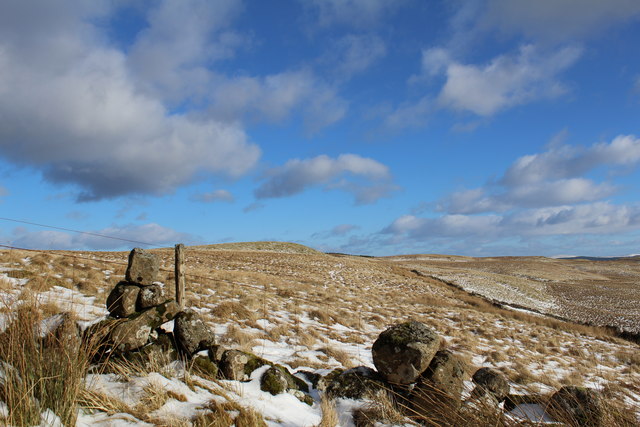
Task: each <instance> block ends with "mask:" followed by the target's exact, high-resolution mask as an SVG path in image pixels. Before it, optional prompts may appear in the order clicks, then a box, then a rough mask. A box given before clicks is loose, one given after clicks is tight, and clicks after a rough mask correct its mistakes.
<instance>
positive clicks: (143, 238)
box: [11, 223, 200, 250]
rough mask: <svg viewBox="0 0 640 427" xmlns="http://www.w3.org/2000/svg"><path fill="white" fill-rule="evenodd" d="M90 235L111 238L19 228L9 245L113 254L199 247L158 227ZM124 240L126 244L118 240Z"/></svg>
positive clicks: (114, 229) (133, 227)
mask: <svg viewBox="0 0 640 427" xmlns="http://www.w3.org/2000/svg"><path fill="white" fill-rule="evenodd" d="M91 233H94V234H100V235H104V236H110V237H113V239H110V238H105V237H100V236H95V235H91V234H78V233H67V232H63V231H53V230H43V231H29V230H27V229H25V228H22V227H19V228H16V229H14V230H13V236H12V237H11V240H12V244H13V245H14V246H17V247H21V248H27V249H68V250H72V249H88V250H114V249H120V248H130V247H132V246H140V245H142V244H143V243H148V244H150V245H153V246H157V245H160V246H172V245H174V244H176V243H186V244H196V243H200V240H199V238H198V237H196V236H193V235H190V234H187V233H181V232H178V231H175V230H172V229H170V228H167V227H163V226H161V225H159V224H155V223H149V224H143V225H122V226H112V227H107V228H104V229H101V230H96V231H92V232H91ZM118 239H124V240H125V241H122V240H118Z"/></svg>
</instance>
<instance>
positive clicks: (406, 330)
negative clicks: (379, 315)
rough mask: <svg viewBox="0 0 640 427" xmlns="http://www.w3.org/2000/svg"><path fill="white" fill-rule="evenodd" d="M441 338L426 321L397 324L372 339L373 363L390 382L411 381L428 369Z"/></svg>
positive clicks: (402, 382) (405, 382)
mask: <svg viewBox="0 0 640 427" xmlns="http://www.w3.org/2000/svg"><path fill="white" fill-rule="evenodd" d="M440 341H441V339H440V337H439V336H438V334H437V333H436V332H434V331H433V330H432V329H430V328H429V327H427V326H426V325H425V324H424V323H421V322H416V321H410V322H406V323H401V324H399V325H394V326H392V327H390V328H389V329H387V330H386V331H384V332H382V333H381V334H380V336H379V337H378V339H377V340H376V341H375V342H374V343H373V348H372V350H371V351H372V353H373V363H374V365H375V366H376V369H377V370H378V372H380V374H381V375H382V376H383V377H384V378H385V379H386V380H387V381H389V382H390V383H392V384H411V383H414V382H415V381H416V380H417V379H418V377H419V376H420V374H422V373H423V372H424V371H425V369H427V367H428V366H429V363H431V359H433V356H434V355H435V354H436V352H437V351H438V349H439V348H440Z"/></svg>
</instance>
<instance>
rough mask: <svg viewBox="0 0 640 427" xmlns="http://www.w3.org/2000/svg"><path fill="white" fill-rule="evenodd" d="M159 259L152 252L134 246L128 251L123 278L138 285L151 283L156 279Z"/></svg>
mask: <svg viewBox="0 0 640 427" xmlns="http://www.w3.org/2000/svg"><path fill="white" fill-rule="evenodd" d="M159 270H160V261H159V260H158V257H157V256H155V255H154V254H152V253H150V252H147V251H145V250H144V249H140V248H134V249H133V250H132V251H131V252H130V253H129V264H128V265H127V271H126V273H125V280H127V281H128V282H132V283H138V284H140V285H151V284H152V283H153V282H155V281H156V280H157V279H158V271H159Z"/></svg>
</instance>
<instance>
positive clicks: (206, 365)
mask: <svg viewBox="0 0 640 427" xmlns="http://www.w3.org/2000/svg"><path fill="white" fill-rule="evenodd" d="M192 363H193V367H194V368H195V369H196V370H197V371H198V372H200V373H203V374H206V375H208V376H210V377H211V378H215V377H216V376H217V375H218V371H219V368H218V365H217V364H216V363H215V362H213V360H211V358H209V356H204V355H202V354H197V355H196V356H195V357H194V358H193V360H192Z"/></svg>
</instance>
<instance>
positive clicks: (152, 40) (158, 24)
mask: <svg viewBox="0 0 640 427" xmlns="http://www.w3.org/2000/svg"><path fill="white" fill-rule="evenodd" d="M241 10H242V5H241V2H240V1H239V0H219V1H215V2H213V1H208V0H181V1H167V0H165V1H160V2H157V3H156V4H155V7H154V8H151V9H150V11H149V13H148V15H147V21H148V26H147V27H146V28H145V29H144V30H143V31H141V32H140V33H139V34H138V35H137V38H136V41H135V43H134V44H133V46H131V48H130V50H129V54H128V55H127V62H128V64H129V65H130V68H131V70H133V72H134V73H135V76H136V78H137V86H138V87H140V88H144V89H145V90H147V91H151V92H152V93H153V94H155V95H156V96H158V97H160V98H162V99H163V100H165V101H169V102H171V103H175V104H179V103H180V102H181V101H183V100H184V99H187V98H192V97H195V98H196V99H197V98H199V97H203V96H205V95H206V93H207V92H208V89H209V87H210V85H211V83H212V79H213V78H214V75H213V73H212V72H211V71H210V70H209V69H208V67H207V66H209V65H211V64H212V63H213V62H216V61H218V60H220V59H224V58H228V57H231V56H233V55H234V53H235V49H236V48H237V47H238V45H239V44H240V43H241V42H242V38H241V36H240V35H238V34H237V33H234V32H233V31H231V30H230V29H229V26H230V23H231V22H233V20H234V18H235V17H236V16H237V15H238V14H239V12H240V11H241Z"/></svg>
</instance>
